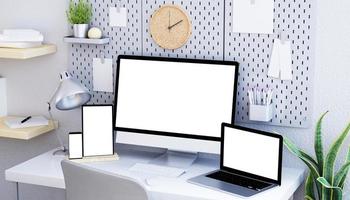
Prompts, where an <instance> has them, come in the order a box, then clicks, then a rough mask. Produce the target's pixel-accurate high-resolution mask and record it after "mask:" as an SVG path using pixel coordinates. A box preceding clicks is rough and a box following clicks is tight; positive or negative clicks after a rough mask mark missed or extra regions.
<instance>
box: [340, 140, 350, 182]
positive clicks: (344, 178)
mask: <svg viewBox="0 0 350 200" xmlns="http://www.w3.org/2000/svg"><path fill="white" fill-rule="evenodd" d="M346 157H347V159H346V161H345V163H347V162H350V146H349V150H348V155H347V156H346ZM349 170H350V168H348V169H347V170H346V172H345V175H344V176H343V177H342V178H341V180H340V181H339V184H338V186H339V187H341V188H344V184H345V181H346V177H347V175H348V173H349ZM338 173H339V172H338Z"/></svg>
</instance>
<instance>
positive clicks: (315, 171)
mask: <svg viewBox="0 0 350 200" xmlns="http://www.w3.org/2000/svg"><path fill="white" fill-rule="evenodd" d="M283 144H284V145H285V146H286V147H287V149H288V150H289V151H290V152H291V153H293V154H294V155H296V156H297V157H298V158H300V159H301V160H302V161H303V162H304V163H305V164H306V166H307V167H308V168H309V169H310V172H311V174H312V175H313V176H314V177H315V178H317V177H320V174H319V172H318V167H317V164H316V161H315V160H314V159H313V158H312V157H311V156H309V155H307V154H306V153H304V152H303V151H301V150H300V149H299V148H298V147H297V146H296V145H295V144H294V143H293V142H292V141H290V140H289V139H288V138H286V137H284V138H283Z"/></svg>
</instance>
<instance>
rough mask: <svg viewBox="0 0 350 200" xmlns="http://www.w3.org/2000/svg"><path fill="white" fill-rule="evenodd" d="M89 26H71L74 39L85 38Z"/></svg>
mask: <svg viewBox="0 0 350 200" xmlns="http://www.w3.org/2000/svg"><path fill="white" fill-rule="evenodd" d="M88 30H89V24H73V33H74V37H76V38H86V37H87V32H88Z"/></svg>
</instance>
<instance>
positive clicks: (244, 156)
mask: <svg viewBox="0 0 350 200" xmlns="http://www.w3.org/2000/svg"><path fill="white" fill-rule="evenodd" d="M224 134H225V135H224V155H223V166H224V167H228V168H231V169H235V170H239V171H243V172H247V173H250V174H254V175H257V176H261V177H265V178H269V179H272V180H278V169H279V150H280V146H279V145H280V143H279V142H280V140H279V138H275V137H270V136H265V135H261V134H257V133H253V132H249V131H244V130H239V129H235V128H230V127H225V130H224Z"/></svg>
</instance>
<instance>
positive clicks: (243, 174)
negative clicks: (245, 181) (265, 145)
mask: <svg viewBox="0 0 350 200" xmlns="http://www.w3.org/2000/svg"><path fill="white" fill-rule="evenodd" d="M225 128H233V129H238V130H243V131H249V132H252V133H255V134H260V135H264V136H269V137H274V138H277V139H279V152H278V154H279V155H278V174H277V180H274V179H270V178H266V177H263V176H259V175H256V174H252V173H248V172H244V171H240V170H237V169H233V168H230V167H226V166H224V146H225V145H224V144H225V143H224V141H225ZM282 154H283V137H282V136H281V135H278V134H273V133H269V132H265V131H261V130H256V129H251V128H246V127H242V126H237V125H234V124H228V123H222V125H221V145H220V169H221V170H224V171H227V172H230V173H234V174H237V175H242V176H244V177H249V178H252V179H256V180H260V181H264V182H268V183H273V184H277V185H281V181H282Z"/></svg>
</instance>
